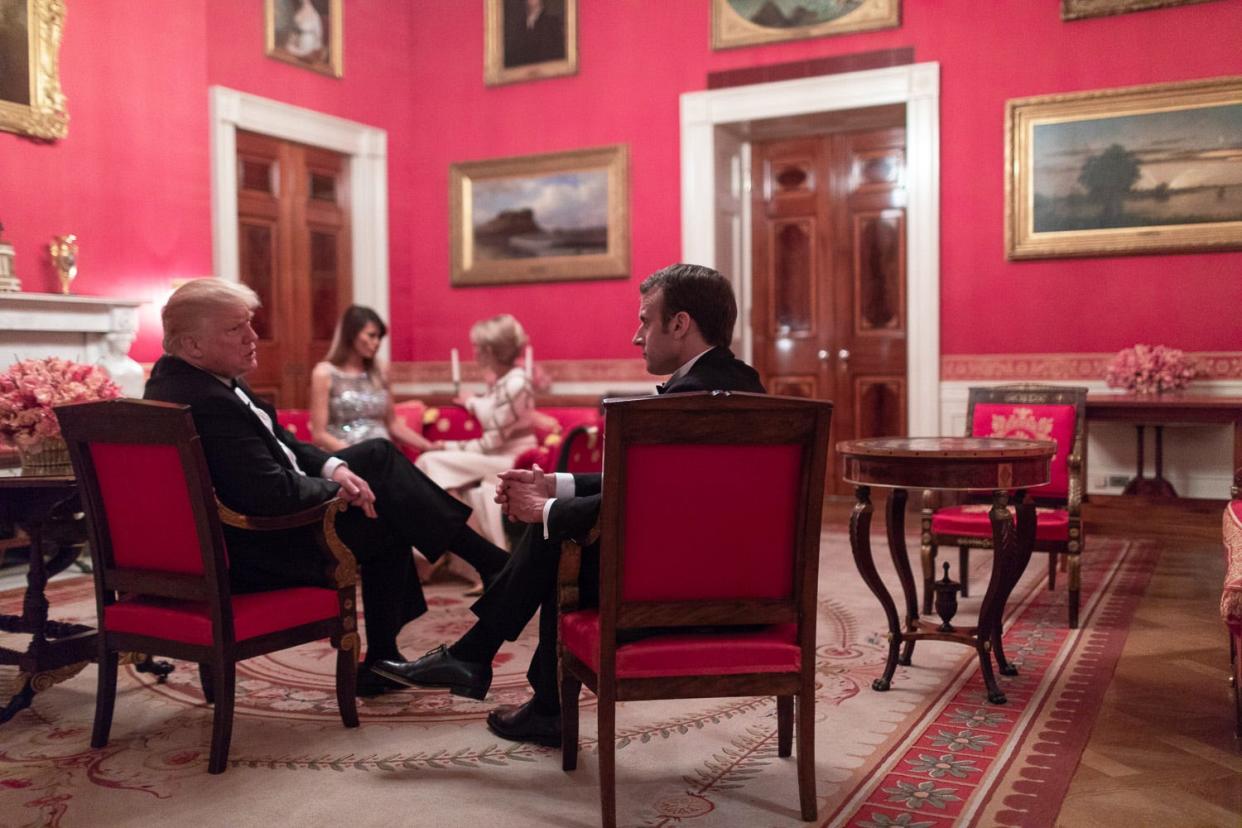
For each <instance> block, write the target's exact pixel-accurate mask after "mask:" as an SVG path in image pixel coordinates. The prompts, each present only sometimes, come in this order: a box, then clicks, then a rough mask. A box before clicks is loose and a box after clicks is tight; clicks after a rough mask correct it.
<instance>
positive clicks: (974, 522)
mask: <svg viewBox="0 0 1242 828" xmlns="http://www.w3.org/2000/svg"><path fill="white" fill-rule="evenodd" d="M991 509H992V507H991V505H989V504H986V503H969V504H966V505H964V506H946V507H945V508H943V509H937V510H936V513H935V514H934V515H932V526H931V528H932V534H935V535H954V536H961V537H968V538H990V537H992V519H991V518H989V517H988V512H989V511H991ZM1014 513H1015V512H1014V508H1013V507H1012V506H1010V507H1009V514H1011V515H1012V514H1014ZM1035 540H1037V541H1065V540H1069V512H1067V511H1066V510H1065V509H1045V508H1043V507H1042V506H1041V507H1036V509H1035Z"/></svg>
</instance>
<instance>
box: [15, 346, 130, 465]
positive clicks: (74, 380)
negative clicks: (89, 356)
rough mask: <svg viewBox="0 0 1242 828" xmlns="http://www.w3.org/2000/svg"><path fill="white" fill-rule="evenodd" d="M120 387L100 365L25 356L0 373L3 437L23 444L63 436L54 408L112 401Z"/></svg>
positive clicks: (26, 444)
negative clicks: (93, 401) (27, 357)
mask: <svg viewBox="0 0 1242 828" xmlns="http://www.w3.org/2000/svg"><path fill="white" fill-rule="evenodd" d="M119 396H121V389H120V388H118V387H117V386H116V383H114V382H113V381H112V380H111V379H110V378H109V377H108V372H107V371H105V370H104V369H103V368H100V367H99V366H98V365H81V364H79V363H76V362H70V361H69V360H67V359H60V358H58V357H48V358H46V359H26V360H22V361H21V362H18V363H15V364H14V365H12V366H10V367H9V370H7V371H5V372H4V373H3V374H0V437H2V438H4V440H5V441H7V442H8V443H10V444H14V445H17V446H21V447H26V446H30V445H33V444H35V443H39V442H42V441H43V440H46V439H48V438H49V437H59V436H60V423H58V422H57V421H56V414H55V413H53V411H52V407H53V406H57V405H64V404H66V403H76V402H89V401H91V400H110V399H113V398H115V397H119Z"/></svg>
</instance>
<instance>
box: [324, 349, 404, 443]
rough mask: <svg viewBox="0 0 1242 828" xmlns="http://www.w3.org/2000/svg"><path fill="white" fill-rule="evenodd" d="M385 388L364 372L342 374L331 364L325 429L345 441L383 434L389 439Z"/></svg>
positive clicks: (349, 441) (356, 440) (357, 440)
mask: <svg viewBox="0 0 1242 828" xmlns="http://www.w3.org/2000/svg"><path fill="white" fill-rule="evenodd" d="M387 416H388V390H387V389H386V388H384V387H383V386H382V385H380V384H379V380H378V379H372V378H371V377H370V376H369V375H367V374H346V373H345V372H343V371H341V370H340V369H339V368H337V367H336V366H335V365H334V366H332V385H331V387H330V388H329V390H328V433H329V434H331V435H332V436H333V437H336V438H337V439H338V440H343V441H345V442H346V443H348V444H349V445H351V446H352V445H353V444H354V443H357V442H360V441H362V440H368V439H370V438H372V437H383V438H384V439H385V440H391V439H392V437H391V436H390V435H389V434H388V426H387V425H386V421H387Z"/></svg>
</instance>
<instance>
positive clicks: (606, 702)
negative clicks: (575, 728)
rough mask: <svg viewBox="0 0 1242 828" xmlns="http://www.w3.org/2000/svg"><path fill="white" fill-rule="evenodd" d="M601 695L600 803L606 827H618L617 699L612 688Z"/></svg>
mask: <svg viewBox="0 0 1242 828" xmlns="http://www.w3.org/2000/svg"><path fill="white" fill-rule="evenodd" d="M600 690H603V691H604V692H603V694H602V695H600V697H599V709H598V715H599V805H600V817H601V820H600V821H601V823H602V824H603V826H604V828H617V700H616V698H615V697H614V696H613V693H612V688H603V687H601V688H600Z"/></svg>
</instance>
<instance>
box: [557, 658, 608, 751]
mask: <svg viewBox="0 0 1242 828" xmlns="http://www.w3.org/2000/svg"><path fill="white" fill-rule="evenodd" d="M562 669H564V668H563V667H562ZM581 693H582V682H581V681H579V680H578V678H577V677H576V676H574V675H573V674H571V673H570V672H569V671H567V670H566V671H565V672H564V674H563V675H562V677H561V770H563V771H571V770H576V769H577V768H578V696H579V695H580V694H581ZM601 753H602V751H601Z"/></svg>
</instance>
